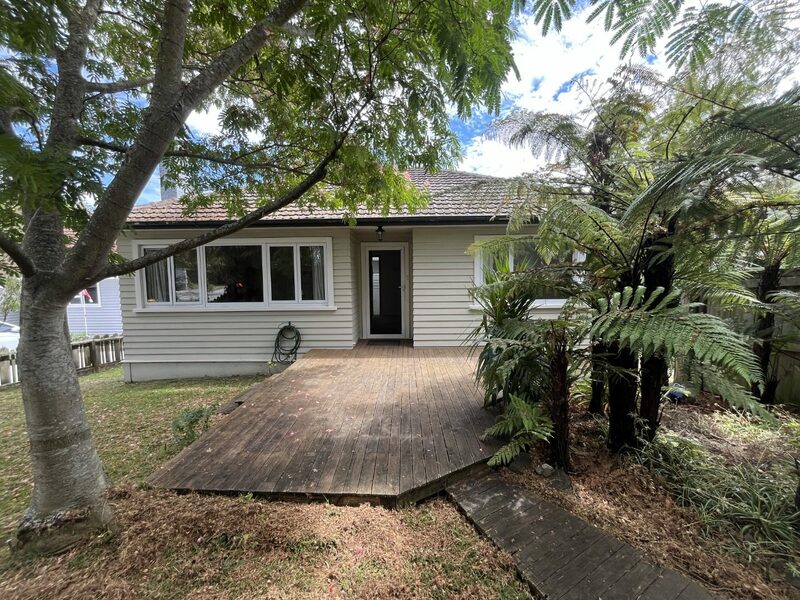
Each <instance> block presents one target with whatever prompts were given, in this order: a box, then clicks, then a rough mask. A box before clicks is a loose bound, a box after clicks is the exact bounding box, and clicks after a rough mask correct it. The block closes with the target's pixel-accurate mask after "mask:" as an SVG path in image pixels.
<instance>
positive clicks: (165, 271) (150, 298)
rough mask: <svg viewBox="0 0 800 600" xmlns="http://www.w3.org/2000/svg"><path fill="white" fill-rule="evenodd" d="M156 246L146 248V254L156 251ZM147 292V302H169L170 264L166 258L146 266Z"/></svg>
mask: <svg viewBox="0 0 800 600" xmlns="http://www.w3.org/2000/svg"><path fill="white" fill-rule="evenodd" d="M155 251H156V249H155V248H145V249H144V254H145V256H146V255H148V254H150V253H152V252H155ZM144 281H145V294H146V297H145V299H146V301H147V302H169V301H170V300H169V265H168V263H167V261H166V260H160V261H158V262H157V263H155V264H153V265H150V266H147V267H145V268H144Z"/></svg>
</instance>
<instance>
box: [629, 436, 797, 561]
mask: <svg viewBox="0 0 800 600" xmlns="http://www.w3.org/2000/svg"><path fill="white" fill-rule="evenodd" d="M638 457H639V460H640V461H641V462H642V464H644V465H645V466H646V467H647V468H649V469H650V470H651V471H652V472H653V474H654V475H656V477H658V479H659V480H660V481H661V482H662V483H663V484H664V485H665V486H666V488H667V489H668V490H669V491H670V492H671V493H672V494H673V495H674V496H675V497H676V498H677V500H678V501H679V502H680V503H681V504H682V505H683V506H686V507H688V508H691V509H692V510H694V511H695V512H696V513H697V514H698V515H699V519H700V525H701V527H702V530H703V532H704V534H705V535H706V536H708V537H709V538H712V539H713V540H715V541H716V542H717V543H722V544H723V545H724V546H725V547H726V548H727V549H728V550H729V551H732V552H734V553H736V554H738V555H740V556H741V557H743V558H744V559H745V560H746V561H748V562H750V561H754V560H760V561H763V562H764V563H765V564H773V565H775V563H776V562H783V563H785V564H787V565H788V567H789V568H790V569H791V570H794V571H797V570H798V569H800V564H798V561H797V557H798V553H799V552H800V547H798V537H797V529H796V528H797V523H798V521H800V513H798V512H797V508H796V507H795V503H794V496H795V491H796V487H797V480H796V476H795V473H794V469H793V466H792V465H790V464H788V463H785V464H784V463H781V464H778V465H774V466H772V467H771V468H760V467H759V466H757V465H748V464H743V465H738V466H732V465H724V464H722V463H721V461H720V460H719V459H718V458H715V457H713V456H712V455H710V454H709V453H708V452H707V451H706V450H704V449H703V448H702V447H700V446H697V445H695V444H693V443H692V442H690V441H688V440H686V439H683V438H681V437H679V436H677V435H674V434H668V435H662V436H660V437H659V438H657V439H656V441H654V442H653V443H650V444H648V445H646V446H644V448H642V449H641V450H640V451H639V453H638Z"/></svg>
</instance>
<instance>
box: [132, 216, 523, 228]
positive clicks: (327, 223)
mask: <svg viewBox="0 0 800 600" xmlns="http://www.w3.org/2000/svg"><path fill="white" fill-rule="evenodd" d="M507 222H508V216H506V215H495V216H487V215H460V216H442V217H416V216H408V217H365V218H362V219H357V220H356V222H355V225H356V226H358V225H384V226H391V225H502V224H505V223H507ZM229 223H232V221H129V222H128V223H127V225H128V227H130V228H131V229H187V228H188V229H208V228H210V227H220V226H222V225H227V224H229ZM347 226H349V223H347V222H346V221H343V220H332V219H282V220H277V219H275V220H262V221H257V222H256V223H253V224H252V225H249V226H248V227H347Z"/></svg>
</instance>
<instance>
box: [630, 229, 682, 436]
mask: <svg viewBox="0 0 800 600" xmlns="http://www.w3.org/2000/svg"><path fill="white" fill-rule="evenodd" d="M674 229H675V226H674V223H672V222H671V223H670V226H669V227H668V230H667V231H666V232H665V233H663V234H662V235H660V236H656V237H654V238H652V239H651V240H650V242H649V248H648V249H647V251H646V259H645V268H644V285H645V288H646V289H647V297H648V298H649V297H650V295H651V294H652V293H653V292H654V291H655V290H656V288H659V287H661V288H664V294H667V293H669V292H670V291H672V280H673V277H674V276H675V261H674V259H673V258H672V255H671V254H668V255H667V256H660V254H661V253H662V252H663V251H664V249H663V248H656V247H655V244H657V243H659V244H661V245H663V244H664V243H665V242H666V241H667V239H668V238H669V237H670V236H671V235H672V233H674ZM662 297H663V296H662ZM676 305H677V303H676ZM640 380H641V382H640V385H641V390H642V397H641V400H640V403H639V418H640V420H641V422H642V425H643V427H642V431H641V432H640V435H641V437H643V438H644V439H646V440H648V441H652V440H653V438H654V437H655V435H656V430H657V429H658V424H659V416H660V410H661V396H662V389H663V387H664V386H665V385H666V384H667V382H668V381H669V364H668V363H667V359H666V357H664V356H663V355H662V354H660V353H656V354H653V355H652V356H649V357H648V358H646V359H644V360H642V366H641V377H640Z"/></svg>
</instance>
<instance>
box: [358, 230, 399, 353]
mask: <svg viewBox="0 0 800 600" xmlns="http://www.w3.org/2000/svg"><path fill="white" fill-rule="evenodd" d="M375 246H377V247H375ZM365 260H366V264H365V268H364V275H365V278H364V284H365V285H364V287H365V294H364V301H365V319H364V321H365V323H364V325H365V333H366V337H371V338H383V337H385V338H400V337H405V335H404V334H405V312H404V310H405V304H406V302H405V248H403V247H400V246H391V247H388V245H387V246H383V245H382V244H377V245H372V244H370V245H369V246H367V247H366V248H365Z"/></svg>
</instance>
